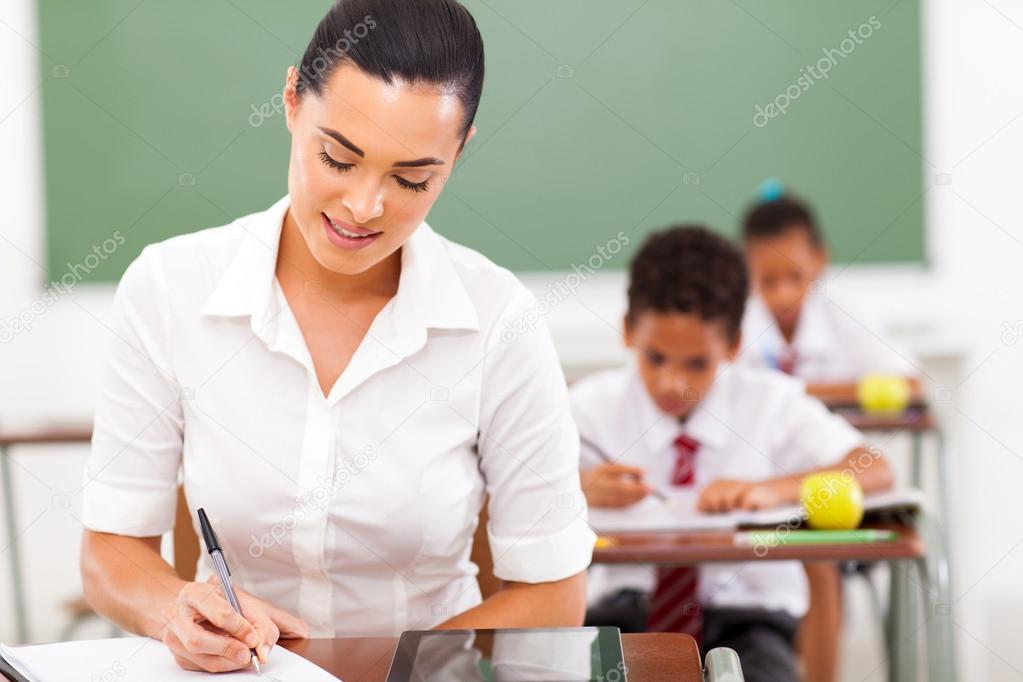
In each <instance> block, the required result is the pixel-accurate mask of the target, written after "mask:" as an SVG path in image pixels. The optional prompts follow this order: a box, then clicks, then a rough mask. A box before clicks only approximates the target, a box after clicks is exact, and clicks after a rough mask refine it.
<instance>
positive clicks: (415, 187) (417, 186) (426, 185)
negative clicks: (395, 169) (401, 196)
mask: <svg viewBox="0 0 1023 682" xmlns="http://www.w3.org/2000/svg"><path fill="white" fill-rule="evenodd" d="M392 177H393V178H394V179H395V180H397V181H398V184H399V185H401V186H402V187H404V188H405V189H407V190H411V191H413V192H425V191H426V190H428V189H430V181H429V180H423V181H422V182H409V181H408V180H406V179H405V178H403V177H401V176H400V175H394V176H392Z"/></svg>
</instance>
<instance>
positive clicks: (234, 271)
mask: <svg viewBox="0 0 1023 682" xmlns="http://www.w3.org/2000/svg"><path fill="white" fill-rule="evenodd" d="M290 205H291V201H290V198H289V197H288V196H284V197H283V198H282V199H280V200H279V201H277V202H276V203H275V204H274V205H273V206H271V207H270V208H268V209H267V210H265V211H263V212H261V213H255V214H252V215H249V216H245V217H244V218H239V219H238V220H237V221H235V224H236V225H237V226H238V227H239V228H240V229H241V230H242V231H243V232H244V235H243V237H242V241H241V244H240V246H239V248H238V252H237V253H236V255H235V257H234V258H233V259H232V261H231V263H230V265H229V266H228V267H227V269H226V270H225V271H224V274H223V275H221V277H220V280H219V281H218V282H217V284H216V286H215V287H214V290H213V293H212V294H211V295H210V296H209V298H207V300H206V302H205V304H204V305H203V308H202V310H201V311H200V314H201V315H208V316H226V317H232V316H245V315H249V316H251V317H252V326H253V328H260V327H262V326H263V323H264V322H265V321H266V320H268V319H270V318H272V317H273V316H274V315H275V314H276V313H277V312H279V311H278V310H277V309H276V307H277V304H276V303H275V300H276V297H275V296H274V278H275V274H274V273H275V270H276V266H277V250H278V247H279V246H280V238H281V228H282V226H283V223H284V216H285V214H286V213H287V211H288V207H289V206H290ZM393 304H394V315H395V317H399V318H401V319H402V320H403V321H405V322H413V323H415V324H416V325H417V326H421V327H423V328H436V329H469V330H473V331H478V330H479V317H478V315H477V314H476V308H475V306H474V305H473V301H472V299H471V298H470V296H469V292H468V291H467V290H466V288H465V284H464V282H463V281H462V279H461V277H459V275H458V272H457V271H456V270H455V267H454V264H453V263H452V261H451V257H450V255H449V253H448V249H447V244H446V243H445V240H444V239H443V238H442V237H440V236H439V235H438V234H437V233H435V232H434V231H433V230H432V229H431V228H430V226H429V225H427V224H426V223H425V222H424V223H422V224H421V225H420V226H419V227H418V228H417V229H416V231H415V232H413V234H412V236H411V237H410V238H409V240H408V241H407V242H405V244H404V246H403V247H402V254H401V279H400V281H399V283H398V292H397V294H396V295H395V298H394V301H393Z"/></svg>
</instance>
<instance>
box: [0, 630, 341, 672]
mask: <svg viewBox="0 0 1023 682" xmlns="http://www.w3.org/2000/svg"><path fill="white" fill-rule="evenodd" d="M0 655H2V657H3V659H4V660H6V662H7V663H8V664H9V665H10V666H11V667H13V668H14V669H15V670H17V671H18V672H19V673H21V675H22V676H23V677H24V678H25V680H27V681H28V682H66V681H67V680H116V681H117V682H154V681H159V682H198V681H199V680H204V679H210V680H213V679H217V680H222V681H226V680H230V681H231V682H249V681H250V680H251V681H253V682H255V681H256V680H261V681H262V682H275V681H276V682H338V679H337V678H336V677H334V676H333V675H331V674H330V673H328V672H327V671H326V670H324V669H322V668H320V667H317V666H316V665H314V664H312V663H310V662H309V661H307V660H306V659H304V658H302V657H301V656H299V655H298V654H293V653H291V652H290V651H288V650H287V649H283V648H281V647H274V648H273V649H272V650H271V651H270V659H269V660H268V661H267V663H266V665H265V666H263V676H262V677H260V676H259V675H258V674H256V671H255V670H254V669H252V668H249V669H247V670H239V671H238V672H233V673H227V674H226V676H225V674H214V673H197V672H191V671H187V670H182V669H181V668H179V667H178V665H177V663H175V662H174V658H173V657H172V656H171V654H170V652H169V651H168V650H167V647H165V646H164V645H163V644H162V643H161V642H157V641H156V640H153V639H149V638H147V637H121V638H118V639H95V640H82V641H76V642H61V643H57V644H39V645H34V646H20V647H8V646H5V645H3V644H0ZM0 669H2V667H0ZM0 679H3V677H2V676H0Z"/></svg>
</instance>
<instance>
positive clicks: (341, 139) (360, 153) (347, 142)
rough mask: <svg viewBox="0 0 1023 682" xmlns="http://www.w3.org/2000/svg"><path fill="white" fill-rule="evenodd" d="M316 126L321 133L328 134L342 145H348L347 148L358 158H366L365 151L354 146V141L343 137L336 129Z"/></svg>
mask: <svg viewBox="0 0 1023 682" xmlns="http://www.w3.org/2000/svg"><path fill="white" fill-rule="evenodd" d="M317 128H319V130H320V132H321V133H323V134H324V135H329V136H330V137H333V138H334V139H335V140H337V141H338V142H339V143H340V144H342V145H343V146H345V147H348V149H350V150H352V152H353V153H354V154H357V155H358V156H359V158H366V152H364V151H362V150H361V149H359V148H358V147H356V146H355V143H354V142H352V141H351V140H349V139H348V138H347V137H345V136H344V135H342V134H341V133H339V132H338V131H336V130H334V129H332V128H322V127H320V126H317Z"/></svg>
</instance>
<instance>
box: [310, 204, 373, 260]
mask: <svg viewBox="0 0 1023 682" xmlns="http://www.w3.org/2000/svg"><path fill="white" fill-rule="evenodd" d="M320 216H321V218H322V219H323V229H324V230H325V231H326V233H327V240H328V241H329V242H330V243H331V244H333V245H334V246H337V247H339V248H342V249H345V250H346V251H358V250H359V249H364V248H366V247H367V246H369V245H370V244H372V243H373V242H375V241H376V240H377V239H378V238H379V237H380V235H382V234H383V232H374V231H373V230H368V229H366V228H365V227H356V226H355V225H351V224H349V223H343V222H340V221H333V220H331V219H330V218H328V217H327V215H326V214H325V213H321V214H320Z"/></svg>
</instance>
